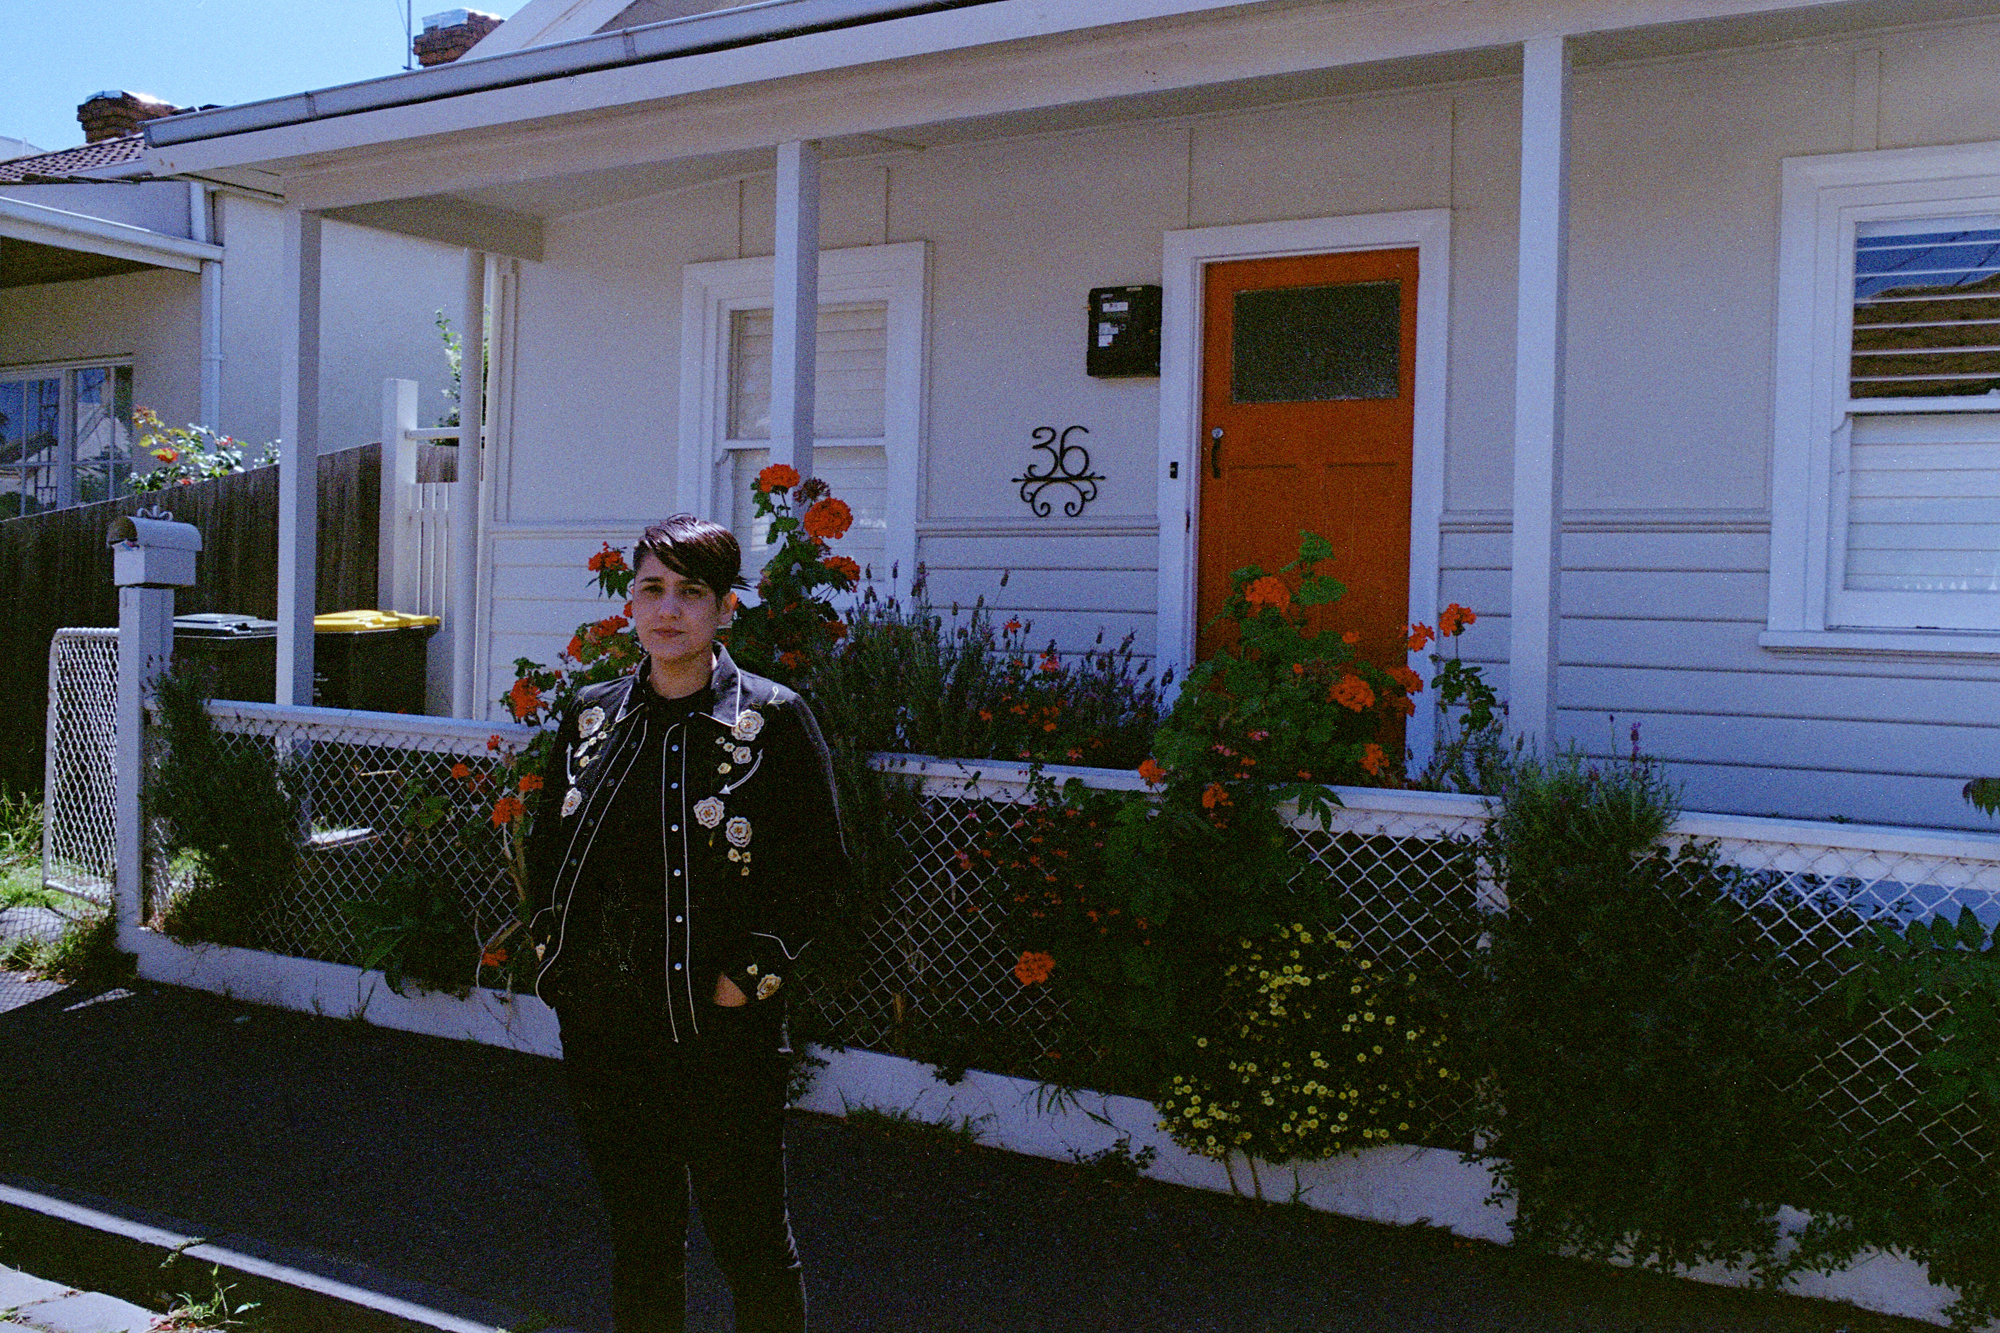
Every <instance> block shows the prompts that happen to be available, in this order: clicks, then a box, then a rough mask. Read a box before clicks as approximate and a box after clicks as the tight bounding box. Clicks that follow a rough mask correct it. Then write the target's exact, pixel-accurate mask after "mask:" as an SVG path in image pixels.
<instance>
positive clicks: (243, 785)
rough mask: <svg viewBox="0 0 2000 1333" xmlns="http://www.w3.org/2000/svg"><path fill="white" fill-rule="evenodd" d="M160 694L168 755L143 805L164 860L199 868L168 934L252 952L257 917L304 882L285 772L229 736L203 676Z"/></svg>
mask: <svg viewBox="0 0 2000 1333" xmlns="http://www.w3.org/2000/svg"><path fill="white" fill-rule="evenodd" d="M157 689H158V696H157V697H158V700H159V724H160V738H161V740H162V741H163V742H164V747H165V753H164V754H163V755H161V757H160V758H159V760H158V761H157V762H156V763H153V764H151V765H149V766H148V768H147V771H146V778H145V798H144V799H145V802H146V808H147V810H148V812H149V813H150V814H151V815H152V816H153V817H154V818H155V819H157V820H158V821H159V827H160V829H161V848H162V851H163V852H164V853H165V854H166V856H167V857H168V858H170V859H173V858H181V857H185V858H187V859H188V861H189V862H190V863H191V866H192V877H191V881H190V882H189V883H188V885H187V886H186V887H185V888H183V889H181V890H180V891H179V892H178V893H176V894H174V895H173V896H172V897H171V898H170V899H169V900H168V901H167V902H166V904H165V906H164V909H163V910H162V911H161V912H160V925H161V928H162V929H163V930H165V931H166V933H167V934H169V935H172V936H173V937H174V938H175V939H180V940H206V941H209V942H211V943H214V944H233V945H242V946H246V947H254V946H255V945H256V943H257V940H256V934H255V926H254V921H255V918H256V916H257V914H258V912H259V911H260V910H261V909H262V908H263V907H264V906H265V905H266V904H267V903H269V902H271V901H272V900H274V899H279V898H284V897H288V896H289V895H290V893H291V891H292V889H293V888H294V887H295V886H296V884H297V882H298V876H299V868H300V867H299V833H300V828H301V820H300V814H299V809H298V804H297V802H296V800H295V799H294V798H293V796H292V795H291V794H290V792H289V791H288V790H287V787H286V783H285V776H286V775H285V770H284V765H283V764H281V763H280V761H279V760H278V758H277V757H276V755H275V754H274V752H273V751H272V749H271V748H270V747H269V746H268V745H266V744H263V743H247V744H234V743H231V742H230V741H228V740H227V739H226V738H225V737H224V736H223V735H222V733H221V732H220V731H219V730H218V729H217V728H216V725H215V722H214V721H213V719H211V718H210V717H209V715H208V701H207V698H206V692H205V690H204V688H203V684H202V682H201V679H200V677H199V675H198V674H197V673H196V672H193V671H184V670H179V669H177V670H175V671H171V672H169V673H168V674H166V675H165V676H162V677H161V678H160V680H159V683H158V687H157Z"/></svg>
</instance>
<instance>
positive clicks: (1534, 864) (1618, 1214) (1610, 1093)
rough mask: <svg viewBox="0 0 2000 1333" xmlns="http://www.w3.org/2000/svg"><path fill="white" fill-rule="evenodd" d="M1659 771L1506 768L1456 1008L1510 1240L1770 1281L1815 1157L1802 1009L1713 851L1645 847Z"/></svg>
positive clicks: (1807, 998) (1667, 815)
mask: <svg viewBox="0 0 2000 1333" xmlns="http://www.w3.org/2000/svg"><path fill="white" fill-rule="evenodd" d="M1674 815H1675V801H1674V797H1673V793H1672V792H1671V790H1670V789H1669V788H1668V786H1667V784H1666V782H1665V781H1664V779H1663V778H1662V776H1661V775H1660V772H1659V770H1658V767H1657V765H1655V764H1653V763H1651V762H1649V761H1647V760H1644V759H1641V758H1639V757H1637V755H1636V753H1635V755H1634V756H1633V757H1632V758H1630V759H1628V760H1612V761H1609V762H1605V763H1597V762H1591V761H1587V760H1585V759H1584V758H1582V757H1581V756H1579V755H1578V754H1576V753H1575V752H1571V753H1569V754H1566V755H1563V756H1560V757H1558V758H1556V759H1554V760H1551V761H1538V760H1534V759H1527V760H1523V761H1521V762H1519V763H1517V764H1515V765H1514V766H1513V767H1512V769H1511V771H1510V772H1509V774H1508V778H1507V782H1506V785H1505V786H1504V788H1503V790H1502V792H1501V796H1500V799H1499V806H1498V810H1497V812H1496V814H1495V816H1494V818H1493V820H1492V821H1491V823H1490V825H1489V828H1488V833H1487V840H1486V845H1485V848H1484V852H1485V855H1486V858H1487V860H1488V863H1489V864H1490V865H1491V866H1492V868H1493V870H1494V873H1495V875H1496V877H1497V878H1498V880H1499V882H1500V884H1501V886H1502V887H1503V888H1504V890H1505V892H1506V894H1507V900H1508V909H1507V911H1505V912H1504V913H1498V914H1495V915H1494V916H1493V917H1492V918H1491V920H1490V930H1491V948H1490V949H1489V950H1488V951H1487V952H1486V953H1485V954H1484V956H1483V958H1482V959H1481V963H1482V973H1483V978H1482V979H1483V984H1482V986H1481V987H1480V990H1479V992H1478V994H1477V996H1476V998H1475V999H1474V1001H1473V1002H1471V1003H1469V1004H1468V1005H1467V1006H1466V1008H1465V1011H1464V1018H1465V1023H1466V1025H1467V1027H1468V1029H1469V1036H1470V1038H1471V1042H1472V1045H1473V1048H1474V1050H1475V1051H1476V1053H1477V1055H1478V1057H1479V1067H1480V1070H1481V1072H1482V1073H1483V1074H1484V1075H1485V1082H1484V1083H1483V1084H1482V1093H1483V1095H1482V1097H1481V1099H1480V1105H1479V1125H1480V1128H1481V1129H1482V1130H1483V1131H1484V1133H1485V1135H1486V1140H1487V1141H1486V1145H1485V1148H1486V1151H1487V1152H1488V1154H1490V1156H1491V1159H1492V1161H1493V1164H1494V1169H1495V1171H1496V1173H1497V1175H1498V1176H1499V1179H1500V1181H1501V1182H1502V1193H1503V1194H1504V1195H1508V1196H1511V1197H1512V1198H1513V1199H1514V1200H1515V1202H1516V1204H1517V1205H1518V1209H1519V1213H1518V1220H1517V1222H1516V1223H1515V1234H1516V1237H1517V1238H1518V1239H1520V1240H1521V1241H1523V1242H1525V1243H1527V1244H1530V1245H1535V1246H1538V1247H1541V1248H1546V1249H1564V1250H1570V1251H1573V1252H1576V1253H1579V1254H1583V1255H1586V1256H1594V1257H1603V1256H1609V1255H1613V1254H1619V1253H1623V1254H1628V1255H1629V1256H1630V1257H1631V1258H1632V1259H1633V1260H1634V1261H1635V1262H1639V1263H1642V1264H1648V1265H1654V1266H1673V1265H1680V1264H1693V1263H1698V1262H1701V1261H1704V1260H1721V1261H1722V1262H1724V1263H1725V1264H1728V1265H1730V1266H1741V1265H1745V1264H1748V1265H1749V1266H1751V1267H1753V1268H1754V1269H1756V1270H1758V1271H1760V1272H1762V1273H1764V1274H1766V1275H1771V1274H1774V1273H1775V1272H1777V1271H1778V1270H1779V1264H1778V1261H1777V1259H1776V1257H1775V1251H1776V1246H1777V1241H1778V1230H1777V1222H1776V1220H1775V1210H1776V1208H1777V1207H1778V1205H1780V1204H1783V1203H1792V1202H1797V1201H1798V1200H1799V1191H1800V1188H1801V1185H1800V1182H1801V1180H1802V1178H1803V1177H1804V1176H1805V1175H1806V1173H1807V1171H1808V1169H1809V1167H1810V1165H1811V1161H1812V1150H1813V1146H1814V1145H1813V1143H1812V1132H1811V1130H1810V1125H1811V1123H1812V1122H1811V1119H1810V1116H1809V1114H1808V1108H1807V1106H1806V1105H1805V1104H1804V1098H1803V1096H1802V1093H1801V1089H1802V1086H1803V1084H1802V1079H1803V1078H1804V1076H1805V1075H1806V1073H1807V1071H1808V1070H1809V1068H1810V1067H1811V1061H1812V1055H1813V1050H1814V1036H1813V1026H1814V1025H1813V1014H1814V1004H1813V997H1812V994H1811V992H1810V990H1809V989H1808V987H1807V986H1806V985H1805V984H1804V982H1803V978H1802V977H1801V975H1800V973H1799V971H1798V969H1797V968H1796V967H1794V966H1792V965H1791V964H1789V963H1788V962H1787V960H1786V959H1785V958H1784V957H1783V956H1782V955H1781V954H1780V951H1779V949H1778V947H1777V946H1776V945H1774V944H1773V942H1772V941H1771V940H1770V939H1769V938H1767V937H1766V935H1765V933H1764V932H1763V931H1762V930H1760V928H1759V925H1760V923H1759V921H1758V917H1757V913H1756V912H1755V911H1754V910H1753V909H1752V908H1751V907H1750V906H1749V905H1748V903H1749V901H1751V895H1749V894H1747V893H1746V892H1745V891H1744V887H1743V883H1742V876H1741V875H1740V873H1739V872H1736V871H1733V870H1731V869H1729V868H1727V867H1725V866H1723V865H1722V864H1721V863H1720V862H1719V861H1718V859H1717V857H1716V854H1715V851H1714V849H1713V848H1712V847H1710V848H1703V847H1697V846H1686V847H1682V848H1679V849H1678V850H1670V849H1666V848H1663V847H1661V846H1659V845H1658V840H1659V839H1660V837H1661V835H1662V834H1663V833H1665V831H1666V830H1667V828H1668V827H1669V825H1670V824H1671V823H1672V821H1673V818H1674Z"/></svg>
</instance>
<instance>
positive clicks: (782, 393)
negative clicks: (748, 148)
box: [771, 140, 819, 476]
mask: <svg viewBox="0 0 2000 1333" xmlns="http://www.w3.org/2000/svg"><path fill="white" fill-rule="evenodd" d="M771 335H772V345H771V461H772V462H773V463H790V464H791V465H792V466H793V467H795V468H797V469H798V470H799V474H800V475H801V476H811V475H812V470H813V385H814V376H815V374H816V372H817V356H818V352H819V143H818V141H817V140H805V141H803V142H801V141H797V140H795V141H793V142H791V143H781V144H779V145H778V240H777V253H776V256H775V258H774V260H773V263H772V272H771Z"/></svg>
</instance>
